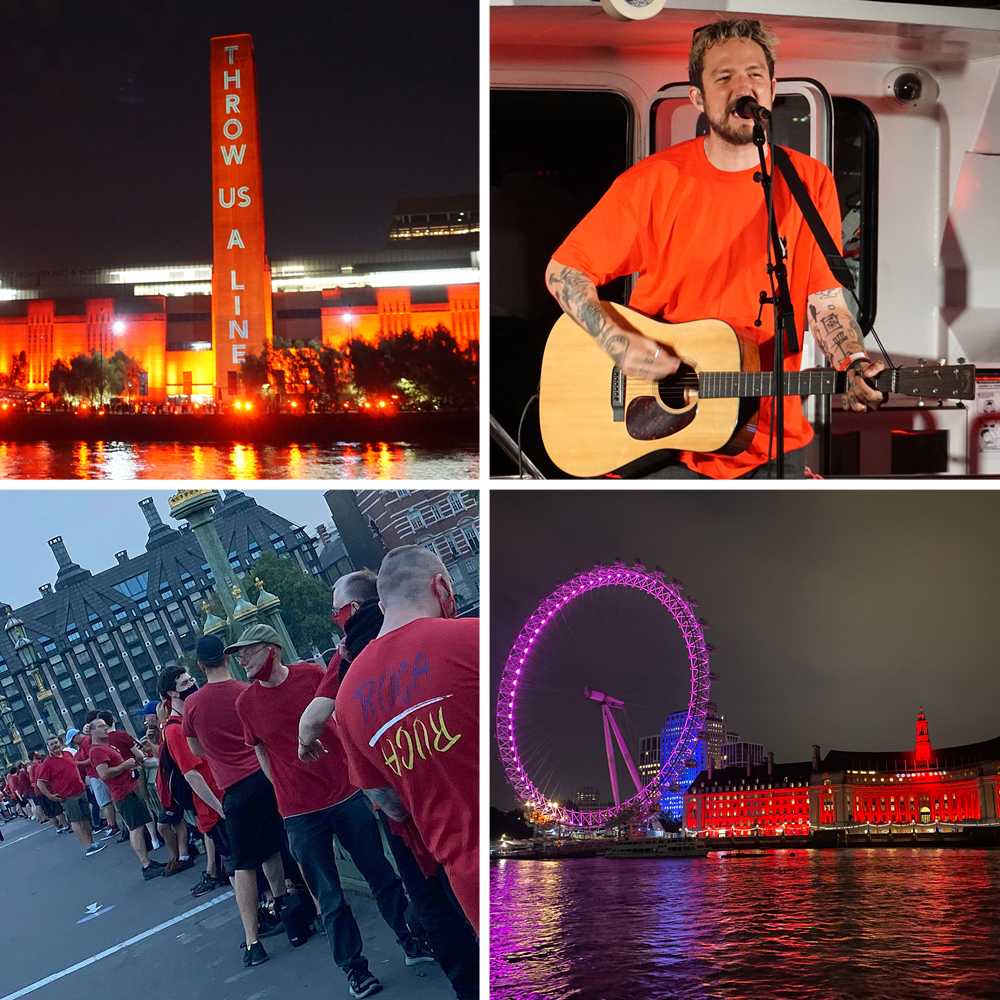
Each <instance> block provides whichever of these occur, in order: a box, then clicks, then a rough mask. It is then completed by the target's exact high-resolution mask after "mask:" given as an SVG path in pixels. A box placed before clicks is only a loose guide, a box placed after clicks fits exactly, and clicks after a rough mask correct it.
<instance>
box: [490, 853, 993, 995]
mask: <svg viewBox="0 0 1000 1000" xmlns="http://www.w3.org/2000/svg"><path fill="white" fill-rule="evenodd" d="M490 886H491V892H490V981H491V993H490V996H491V997H492V1000H563V998H570V997H572V998H574V1000H626V998H627V1000H661V998H662V1000H666V998H673V997H678V998H684V1000H702V998H705V1000H714V998H726V1000H730V998H739V1000H743V998H758V997H759V998H768V1000H769V998H789V1000H791V998H795V1000H805V998H824V1000H825V998H852V1000H853V998H859V1000H860V998H869V997H870V998H874V1000H896V998H900V1000H902V998H915V997H934V998H938V1000H941V998H966V997H968V998H980V997H981V998H986V997H993V998H996V997H1000V851H988V850H958V849H913V850H910V849H893V850H840V851H837V850H826V851H816V850H789V851H773V852H768V853H766V854H761V855H733V854H729V855H719V854H709V855H708V856H707V857H706V858H691V859H675V860H656V859H633V860H623V861H613V860H607V859H604V858H598V859H591V860H582V859H581V860H569V861H497V862H494V863H493V864H492V865H491V872H490Z"/></svg>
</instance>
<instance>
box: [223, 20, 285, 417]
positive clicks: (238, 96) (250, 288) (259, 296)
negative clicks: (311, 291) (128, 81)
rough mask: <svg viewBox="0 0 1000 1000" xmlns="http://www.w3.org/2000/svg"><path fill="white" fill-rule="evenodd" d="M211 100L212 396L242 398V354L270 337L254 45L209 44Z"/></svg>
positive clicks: (240, 39)
mask: <svg viewBox="0 0 1000 1000" xmlns="http://www.w3.org/2000/svg"><path fill="white" fill-rule="evenodd" d="M210 47H211V59H210V74H211V101H212V347H213V349H214V351H215V394H216V398H217V399H222V400H226V399H229V398H231V397H233V396H235V395H238V394H239V391H240V386H239V374H240V369H241V367H242V365H243V361H244V359H245V358H246V356H247V354H257V355H259V354H260V353H261V351H262V350H263V348H264V346H265V344H270V343H271V339H272V333H273V329H272V316H271V264H270V262H269V261H268V259H267V243H266V239H265V234H264V186H263V174H262V170H261V163H260V128H259V124H258V118H257V80H256V73H255V64H254V52H253V39H252V38H251V37H250V35H224V36H221V37H218V38H212V39H211V40H210Z"/></svg>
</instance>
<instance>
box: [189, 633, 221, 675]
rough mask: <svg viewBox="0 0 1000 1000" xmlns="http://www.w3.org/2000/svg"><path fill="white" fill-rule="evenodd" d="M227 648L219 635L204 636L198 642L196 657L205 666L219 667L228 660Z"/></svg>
mask: <svg viewBox="0 0 1000 1000" xmlns="http://www.w3.org/2000/svg"><path fill="white" fill-rule="evenodd" d="M225 648H226V644H225V643H224V642H223V641H222V640H221V639H220V638H219V637H218V636H217V635H203V636H202V637H201V638H200V639H199V640H198V645H197V647H196V648H195V655H196V656H197V657H198V662H199V663H201V664H204V666H206V667H218V666H221V665H222V664H223V663H224V662H225V660H226V656H225Z"/></svg>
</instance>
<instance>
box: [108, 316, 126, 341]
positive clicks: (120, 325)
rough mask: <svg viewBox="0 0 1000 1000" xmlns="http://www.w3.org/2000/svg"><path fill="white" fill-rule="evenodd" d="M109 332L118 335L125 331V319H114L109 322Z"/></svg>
mask: <svg viewBox="0 0 1000 1000" xmlns="http://www.w3.org/2000/svg"><path fill="white" fill-rule="evenodd" d="M111 332H112V333H114V334H116V335H117V336H119V337H120V336H121V335H122V334H123V333H124V332H125V320H123V319H116V320H115V321H114V323H112V324H111Z"/></svg>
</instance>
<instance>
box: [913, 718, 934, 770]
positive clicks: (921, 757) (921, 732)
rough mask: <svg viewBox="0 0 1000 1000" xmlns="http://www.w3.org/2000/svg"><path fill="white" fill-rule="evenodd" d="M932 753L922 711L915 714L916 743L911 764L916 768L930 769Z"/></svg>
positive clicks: (925, 720) (925, 719)
mask: <svg viewBox="0 0 1000 1000" xmlns="http://www.w3.org/2000/svg"><path fill="white" fill-rule="evenodd" d="M933 753H934V751H933V749H932V748H931V738H930V735H929V734H928V732H927V716H926V715H924V710H923V709H920V711H919V712H917V742H916V745H915V746H914V748H913V763H914V765H915V766H916V767H930V766H931V756H932V755H933Z"/></svg>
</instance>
